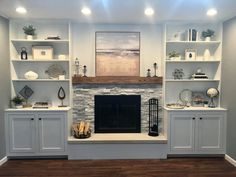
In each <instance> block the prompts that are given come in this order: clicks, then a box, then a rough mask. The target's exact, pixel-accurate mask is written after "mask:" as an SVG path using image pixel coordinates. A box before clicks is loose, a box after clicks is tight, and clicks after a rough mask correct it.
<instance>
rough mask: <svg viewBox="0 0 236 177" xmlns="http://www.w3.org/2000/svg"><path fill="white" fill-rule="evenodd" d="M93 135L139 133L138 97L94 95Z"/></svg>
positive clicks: (139, 112)
mask: <svg viewBox="0 0 236 177" xmlns="http://www.w3.org/2000/svg"><path fill="white" fill-rule="evenodd" d="M94 99H95V133H140V131H141V110H140V104H141V96H140V95H95V97H94Z"/></svg>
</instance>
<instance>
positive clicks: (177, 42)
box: [166, 41, 221, 44]
mask: <svg viewBox="0 0 236 177" xmlns="http://www.w3.org/2000/svg"><path fill="white" fill-rule="evenodd" d="M220 43H221V41H166V44H220Z"/></svg>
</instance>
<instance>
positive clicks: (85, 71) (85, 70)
mask: <svg viewBox="0 0 236 177" xmlns="http://www.w3.org/2000/svg"><path fill="white" fill-rule="evenodd" d="M83 73H84V76H83V77H87V76H86V73H87V66H86V65H84V68H83Z"/></svg>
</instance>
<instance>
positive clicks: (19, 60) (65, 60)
mask: <svg viewBox="0 0 236 177" xmlns="http://www.w3.org/2000/svg"><path fill="white" fill-rule="evenodd" d="M11 61H13V62H69V59H63V60H61V59H47V60H46V59H27V60H21V59H12V60H11Z"/></svg>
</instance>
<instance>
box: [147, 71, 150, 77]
mask: <svg viewBox="0 0 236 177" xmlns="http://www.w3.org/2000/svg"><path fill="white" fill-rule="evenodd" d="M147 77H151V70H150V69H148V70H147Z"/></svg>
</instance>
